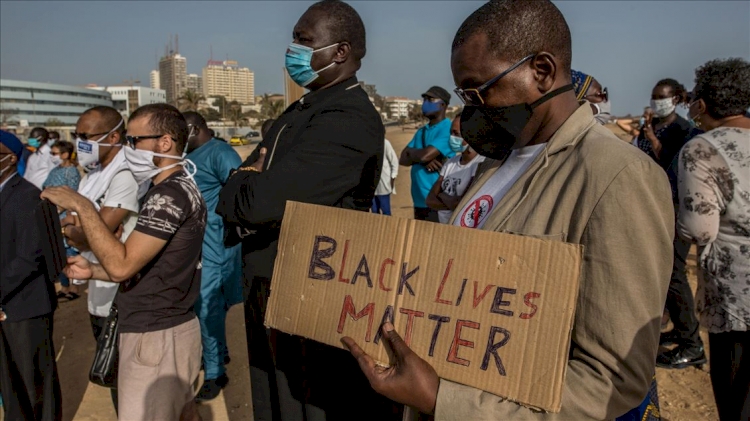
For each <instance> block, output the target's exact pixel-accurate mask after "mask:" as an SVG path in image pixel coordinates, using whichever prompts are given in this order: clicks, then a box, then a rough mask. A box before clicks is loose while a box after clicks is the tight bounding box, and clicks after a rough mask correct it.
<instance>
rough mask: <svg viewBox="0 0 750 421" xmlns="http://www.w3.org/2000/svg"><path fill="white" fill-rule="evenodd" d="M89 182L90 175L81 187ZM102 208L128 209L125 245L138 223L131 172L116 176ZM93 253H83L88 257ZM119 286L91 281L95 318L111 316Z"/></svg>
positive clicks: (91, 310)
mask: <svg viewBox="0 0 750 421" xmlns="http://www.w3.org/2000/svg"><path fill="white" fill-rule="evenodd" d="M87 181H88V175H87V176H85V177H84V178H83V180H81V186H83V185H85V183H86V182H87ZM98 202H99V206H101V207H102V208H104V207H107V208H122V209H127V210H129V211H130V212H128V215H127V216H126V217H125V219H123V221H122V226H123V230H122V238H120V241H122V242H123V243H124V242H125V240H127V239H128V236H129V235H130V233H131V232H133V229H134V228H135V224H136V222H137V221H138V210H139V207H138V183H136V182H135V178H133V173H131V172H130V171H120V172H119V173H117V174H115V176H114V177H113V178H112V181H111V182H110V183H109V188H108V189H107V191H106V192H104V196H102V198H101V199H100V200H99V201H98ZM90 253H91V252H84V253H81V254H82V255H83V256H84V257H87V256H88V255H91V254H90ZM118 287H119V284H116V283H114V282H106V281H99V280H95V279H92V280H90V281H89V313H91V314H93V315H94V316H99V317H106V316H108V315H109V309H110V307H111V306H112V300H114V298H115V294H116V293H117V288H118Z"/></svg>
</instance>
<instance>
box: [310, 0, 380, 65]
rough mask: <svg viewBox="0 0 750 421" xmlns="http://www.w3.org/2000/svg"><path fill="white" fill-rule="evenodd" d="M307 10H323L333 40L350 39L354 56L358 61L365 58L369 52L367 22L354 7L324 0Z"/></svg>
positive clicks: (335, 0) (333, 0)
mask: <svg viewBox="0 0 750 421" xmlns="http://www.w3.org/2000/svg"><path fill="white" fill-rule="evenodd" d="M307 10H308V11H315V12H322V13H321V14H322V16H324V17H325V20H326V27H327V28H328V31H329V35H330V41H331V42H342V41H348V42H349V44H350V45H351V47H352V56H353V58H354V59H355V60H357V61H359V60H362V58H364V56H365V53H366V52H367V48H366V37H365V24H364V23H363V22H362V18H360V16H359V13H357V11H356V10H354V8H353V7H351V6H350V5H348V4H346V3H344V2H343V1H339V0H323V1H319V2H317V3H315V4H313V5H312V6H310V8H309V9H307Z"/></svg>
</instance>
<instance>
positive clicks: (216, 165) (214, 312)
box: [183, 111, 242, 401]
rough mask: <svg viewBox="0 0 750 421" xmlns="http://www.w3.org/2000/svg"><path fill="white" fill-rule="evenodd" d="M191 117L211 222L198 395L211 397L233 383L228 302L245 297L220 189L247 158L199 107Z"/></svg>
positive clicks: (192, 145)
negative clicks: (219, 210) (215, 133)
mask: <svg viewBox="0 0 750 421" xmlns="http://www.w3.org/2000/svg"><path fill="white" fill-rule="evenodd" d="M183 116H184V117H185V121H187V123H188V130H189V131H188V133H189V136H188V146H187V150H188V152H189V153H188V155H187V156H186V158H187V159H189V160H190V161H192V162H193V163H194V164H195V167H196V173H195V177H194V178H195V182H196V183H197V184H198V188H199V189H200V191H201V195H203V200H205V201H206V209H207V215H208V223H207V225H206V234H205V235H204V236H203V268H202V270H201V289H200V295H199V296H198V301H196V303H195V312H196V313H197V315H198V321H199V322H200V324H201V342H202V345H203V369H204V371H205V375H204V380H203V386H202V387H201V389H200V391H199V392H198V395H197V396H196V399H197V400H198V401H209V400H212V399H214V398H216V397H217V396H219V393H220V392H221V389H223V388H224V387H225V386H226V385H227V384H228V383H229V377H227V374H226V371H227V370H226V368H225V367H224V365H225V364H226V363H228V362H229V350H228V349H227V333H226V321H227V310H229V307H231V306H233V305H235V304H238V303H241V302H242V286H241V284H240V282H241V280H240V278H241V277H242V256H241V255H240V252H241V249H240V246H239V245H237V246H235V247H231V248H225V247H224V222H223V221H222V220H221V217H220V216H219V215H217V214H216V205H217V203H218V202H219V191H220V190H221V188H222V187H223V186H224V185H225V184H226V182H227V179H228V178H229V173H230V172H231V171H232V170H234V169H236V168H238V167H239V166H240V164H241V163H242V159H241V158H240V156H239V155H238V154H237V152H235V151H234V149H233V148H232V147H231V146H229V144H227V143H224V142H222V141H220V140H217V139H214V138H212V137H211V134H210V133H209V131H208V126H207V125H206V120H205V119H204V118H203V117H202V116H201V115H200V114H198V113H196V112H194V111H188V112H185V113H183Z"/></svg>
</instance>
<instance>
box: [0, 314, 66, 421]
mask: <svg viewBox="0 0 750 421" xmlns="http://www.w3.org/2000/svg"><path fill="white" fill-rule="evenodd" d="M53 314H54V313H50V314H47V315H44V316H39V317H34V318H32V319H28V320H23V321H20V322H2V323H0V394H2V396H3V408H4V409H5V419H6V420H8V421H29V420H31V421H52V420H61V419H62V395H61V394H60V382H59V381H58V378H57V366H56V364H55V347H54V345H53V343H52V324H53Z"/></svg>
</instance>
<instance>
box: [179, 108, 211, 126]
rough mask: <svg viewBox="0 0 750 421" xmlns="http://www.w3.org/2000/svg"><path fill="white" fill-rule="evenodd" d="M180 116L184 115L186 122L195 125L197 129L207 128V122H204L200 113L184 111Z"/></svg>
mask: <svg viewBox="0 0 750 421" xmlns="http://www.w3.org/2000/svg"><path fill="white" fill-rule="evenodd" d="M182 116H183V117H185V121H187V123H188V124H190V125H192V126H195V127H197V128H199V129H208V124H206V119H205V118H203V116H202V115H200V113H197V112H195V111H185V112H184V113H182Z"/></svg>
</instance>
